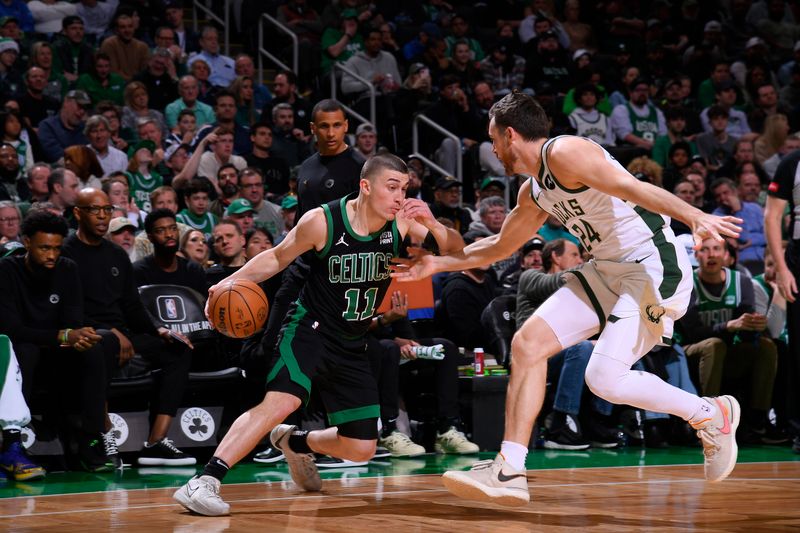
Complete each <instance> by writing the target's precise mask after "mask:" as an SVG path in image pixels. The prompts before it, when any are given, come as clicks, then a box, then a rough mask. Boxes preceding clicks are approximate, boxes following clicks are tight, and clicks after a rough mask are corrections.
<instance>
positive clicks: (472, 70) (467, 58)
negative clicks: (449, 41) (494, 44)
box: [445, 39, 483, 88]
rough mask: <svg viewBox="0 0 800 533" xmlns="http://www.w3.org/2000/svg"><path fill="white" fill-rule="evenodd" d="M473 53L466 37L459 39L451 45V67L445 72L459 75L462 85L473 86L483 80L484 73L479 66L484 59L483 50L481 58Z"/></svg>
mask: <svg viewBox="0 0 800 533" xmlns="http://www.w3.org/2000/svg"><path fill="white" fill-rule="evenodd" d="M473 53H474V52H473V50H471V49H470V43H469V41H467V40H466V39H459V40H457V41H455V42H454V43H453V45H452V46H451V47H450V51H449V55H450V67H449V68H448V69H447V70H446V71H445V73H446V74H452V75H454V76H456V77H458V79H459V81H460V82H461V86H462V87H469V88H471V87H472V86H474V85H475V84H476V83H478V82H479V81H483V73H481V69H480V67H479V61H482V60H483V50H481V54H480V55H481V59H479V60H476V59H475V58H474V57H473Z"/></svg>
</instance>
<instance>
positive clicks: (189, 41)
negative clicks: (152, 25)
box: [164, 0, 200, 54]
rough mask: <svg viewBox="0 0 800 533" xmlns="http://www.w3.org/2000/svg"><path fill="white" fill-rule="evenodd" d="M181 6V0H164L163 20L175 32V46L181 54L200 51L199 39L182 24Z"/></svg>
mask: <svg viewBox="0 0 800 533" xmlns="http://www.w3.org/2000/svg"><path fill="white" fill-rule="evenodd" d="M183 4H184V3H183V1H182V0H165V1H164V18H165V20H166V21H167V24H168V25H169V27H170V28H172V31H174V32H175V37H176V44H177V45H178V46H179V47H180V49H181V52H183V53H184V54H190V53H192V52H197V51H198V50H200V39H199V38H198V36H197V34H196V33H195V32H194V31H192V30H191V29H189V28H187V27H186V25H185V24H184V22H183Z"/></svg>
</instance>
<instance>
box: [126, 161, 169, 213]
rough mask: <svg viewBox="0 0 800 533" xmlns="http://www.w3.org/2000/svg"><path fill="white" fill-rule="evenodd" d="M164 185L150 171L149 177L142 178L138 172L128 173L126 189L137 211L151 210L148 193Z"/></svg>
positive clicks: (158, 177)
mask: <svg viewBox="0 0 800 533" xmlns="http://www.w3.org/2000/svg"><path fill="white" fill-rule="evenodd" d="M162 185H164V180H163V179H162V178H161V176H160V175H159V174H158V173H157V172H155V171H152V170H151V171H150V175H149V176H143V175H142V174H140V173H139V172H138V171H137V172H128V187H129V189H130V194H131V198H133V201H134V202H136V205H137V206H138V207H139V209H143V210H145V211H150V210H151V207H152V206H151V205H150V193H151V192H153V191H154V190H156V189H158V188H159V187H161V186H162Z"/></svg>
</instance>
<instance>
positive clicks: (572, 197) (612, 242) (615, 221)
mask: <svg viewBox="0 0 800 533" xmlns="http://www.w3.org/2000/svg"><path fill="white" fill-rule="evenodd" d="M558 139H559V137H555V138H553V139H550V140H549V141H547V142H546V143H545V144H544V146H542V166H541V168H540V170H539V180H538V182H537V180H536V179H534V178H533V177H531V178H530V183H531V196H532V197H533V200H534V201H535V202H536V203H537V204H538V205H539V207H540V208H541V209H543V210H544V211H546V212H548V213H550V214H551V215H553V216H554V217H556V218H557V219H558V220H559V221H560V222H561V223H562V224H563V225H564V227H565V228H566V229H567V230H568V231H569V232H570V233H572V234H573V235H574V236H575V237H577V238H578V240H579V241H580V242H581V244H582V245H583V247H584V249H585V250H586V251H587V252H589V253H590V254H592V255H593V256H594V258H595V259H597V260H601V261H602V260H605V261H613V262H617V263H628V262H632V263H633V262H635V263H641V262H643V261H645V260H647V266H648V270H651V269H652V268H654V267H655V269H656V270H660V271H661V272H660V273H659V274H660V275H657V276H656V278H661V279H659V280H658V283H657V287H658V289H659V293H660V296H661V298H662V299H667V298H670V297H671V296H672V295H673V294H674V293H675V290H676V289H677V288H678V284H680V283H681V281H682V280H684V279H685V278H687V277H689V278H691V267H690V265H689V259H688V257H687V256H686V251H685V249H684V248H683V246H682V245H679V244H678V243H677V241H676V239H675V234H674V233H673V232H672V229H671V228H670V227H669V222H670V219H669V217H666V216H663V215H660V214H657V213H653V212H651V211H648V210H646V209H644V208H643V207H640V206H638V205H636V204H633V203H631V202H627V201H625V200H621V199H619V198H616V197H614V196H611V195H609V194H606V193H604V192H600V191H598V190H596V189H592V188H590V187H586V186H583V187H580V188H577V189H568V188H566V187H564V186H563V185H562V184H561V183H559V181H558V178H557V177H556V176H555V175H554V174H553V173H552V171H551V170H550V168H549V166H548V164H547V149H548V148H549V146H550V145H551V144H552V143H553V142H555V141H557V140H558ZM600 148H601V150H603V153H604V154H605V156H606V159H607V160H608V161H609V162H611V163H612V164H614V165H616V166H618V167H619V168H620V169H622V170H623V171H624V170H625V169H624V168H623V167H622V165H620V164H619V163H618V162H617V161H616V160H615V159H614V158H613V157H612V156H611V155H610V154H609V153H608V152H606V151H605V149H603V148H602V147H600ZM626 172H627V171H626ZM654 260H656V261H654ZM658 264H660V266H659V265H658ZM654 273H655V272H654Z"/></svg>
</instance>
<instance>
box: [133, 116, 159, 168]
mask: <svg viewBox="0 0 800 533" xmlns="http://www.w3.org/2000/svg"><path fill="white" fill-rule="evenodd" d="M163 131H164V130H162V129H161V124H159V122H158V121H157V120H156V119H155V118H152V117H142V118H139V119H137V120H136V136H137V137H138V138H139V140H140V141H150V142H151V143H153V146H155V150H154V151H153V161H152V164H153V167H154V168H155V169H156V170H157V171H158V173H159V174H162V175H166V170H165V169H164V164H163V163H164V157H165V152H164V135H163ZM128 153H130V148H129V149H128Z"/></svg>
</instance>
